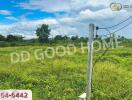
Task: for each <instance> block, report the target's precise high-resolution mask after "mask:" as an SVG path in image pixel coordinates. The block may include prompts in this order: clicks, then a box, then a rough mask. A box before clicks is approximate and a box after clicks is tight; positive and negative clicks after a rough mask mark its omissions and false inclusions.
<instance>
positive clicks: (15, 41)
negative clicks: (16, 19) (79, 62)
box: [0, 24, 126, 46]
mask: <svg viewBox="0 0 132 100" xmlns="http://www.w3.org/2000/svg"><path fill="white" fill-rule="evenodd" d="M35 34H36V36H37V37H38V38H37V39H30V40H25V39H24V37H23V36H21V35H11V34H9V35H7V36H3V35H1V34H0V46H1V45H3V43H4V42H6V43H12V45H13V46H15V45H34V44H35V43H41V44H42V43H57V42H61V43H63V42H87V41H88V37H79V36H71V37H68V36H66V35H64V36H62V35H56V36H55V37H53V38H51V37H50V35H51V29H50V28H49V26H48V25H46V24H43V25H41V26H40V27H39V28H37V29H36V33H35ZM98 39H101V38H98ZM118 39H120V40H123V41H124V40H126V38H125V37H123V36H118ZM108 40H109V38H108ZM12 45H11V46H12Z"/></svg>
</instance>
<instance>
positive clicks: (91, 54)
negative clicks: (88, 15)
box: [86, 24, 94, 100]
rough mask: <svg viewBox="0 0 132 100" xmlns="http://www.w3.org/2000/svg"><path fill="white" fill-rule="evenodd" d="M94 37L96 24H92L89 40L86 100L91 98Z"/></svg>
mask: <svg viewBox="0 0 132 100" xmlns="http://www.w3.org/2000/svg"><path fill="white" fill-rule="evenodd" d="M93 37H94V24H90V25H89V42H88V69H87V70H88V71H87V72H88V75H87V87H86V100H91V88H92V66H93V65H92V58H93V57H92V56H93Z"/></svg>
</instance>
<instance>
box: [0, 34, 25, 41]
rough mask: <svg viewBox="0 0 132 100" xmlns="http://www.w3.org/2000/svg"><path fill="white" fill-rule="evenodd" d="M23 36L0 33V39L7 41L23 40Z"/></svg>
mask: <svg viewBox="0 0 132 100" xmlns="http://www.w3.org/2000/svg"><path fill="white" fill-rule="evenodd" d="M23 38H24V37H23V36H21V35H7V36H3V35H1V34H0V41H7V42H13V41H21V40H23Z"/></svg>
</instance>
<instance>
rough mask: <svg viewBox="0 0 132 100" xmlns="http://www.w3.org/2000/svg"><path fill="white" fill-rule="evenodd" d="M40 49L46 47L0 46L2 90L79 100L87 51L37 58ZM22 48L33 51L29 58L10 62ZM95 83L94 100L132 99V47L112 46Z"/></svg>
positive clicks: (40, 99)
mask: <svg viewBox="0 0 132 100" xmlns="http://www.w3.org/2000/svg"><path fill="white" fill-rule="evenodd" d="M37 48H39V49H40V48H42V49H43V50H45V48H46V46H20V47H5V48H0V89H31V90H32V92H33V100H78V96H79V95H81V94H82V93H83V92H85V86H86V74H87V72H86V71H87V50H86V51H85V53H81V49H80V48H79V47H78V48H77V52H76V53H75V54H74V55H70V56H69V55H65V56H64V57H58V56H55V57H54V58H53V59H48V58H46V57H45V58H44V59H43V60H36V59H35V58H34V55H33V52H34V50H35V49H37ZM22 50H26V51H29V52H30V53H31V55H32V56H31V59H30V61H28V62H25V63H22V62H19V63H16V64H11V62H10V53H11V52H14V51H15V52H21V51H22ZM103 52H104V51H103V50H102V51H99V52H96V53H95V54H94V61H95V60H96V59H97V58H98V57H99V56H100V55H101V54H102V53H103ZM92 82H93V85H92V100H132V47H124V48H117V49H110V50H109V51H108V52H107V53H106V55H105V56H103V57H101V59H100V60H99V61H98V62H97V63H96V65H95V66H94V68H93V81H92Z"/></svg>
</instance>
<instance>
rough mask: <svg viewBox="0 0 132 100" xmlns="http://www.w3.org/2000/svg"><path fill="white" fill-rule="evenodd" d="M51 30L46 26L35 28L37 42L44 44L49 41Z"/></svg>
mask: <svg viewBox="0 0 132 100" xmlns="http://www.w3.org/2000/svg"><path fill="white" fill-rule="evenodd" d="M50 32H51V29H49V26H48V25H46V24H43V25H42V26H41V27H40V28H37V30H36V35H37V36H38V39H39V42H41V43H46V42H48V41H49V35H50Z"/></svg>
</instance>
